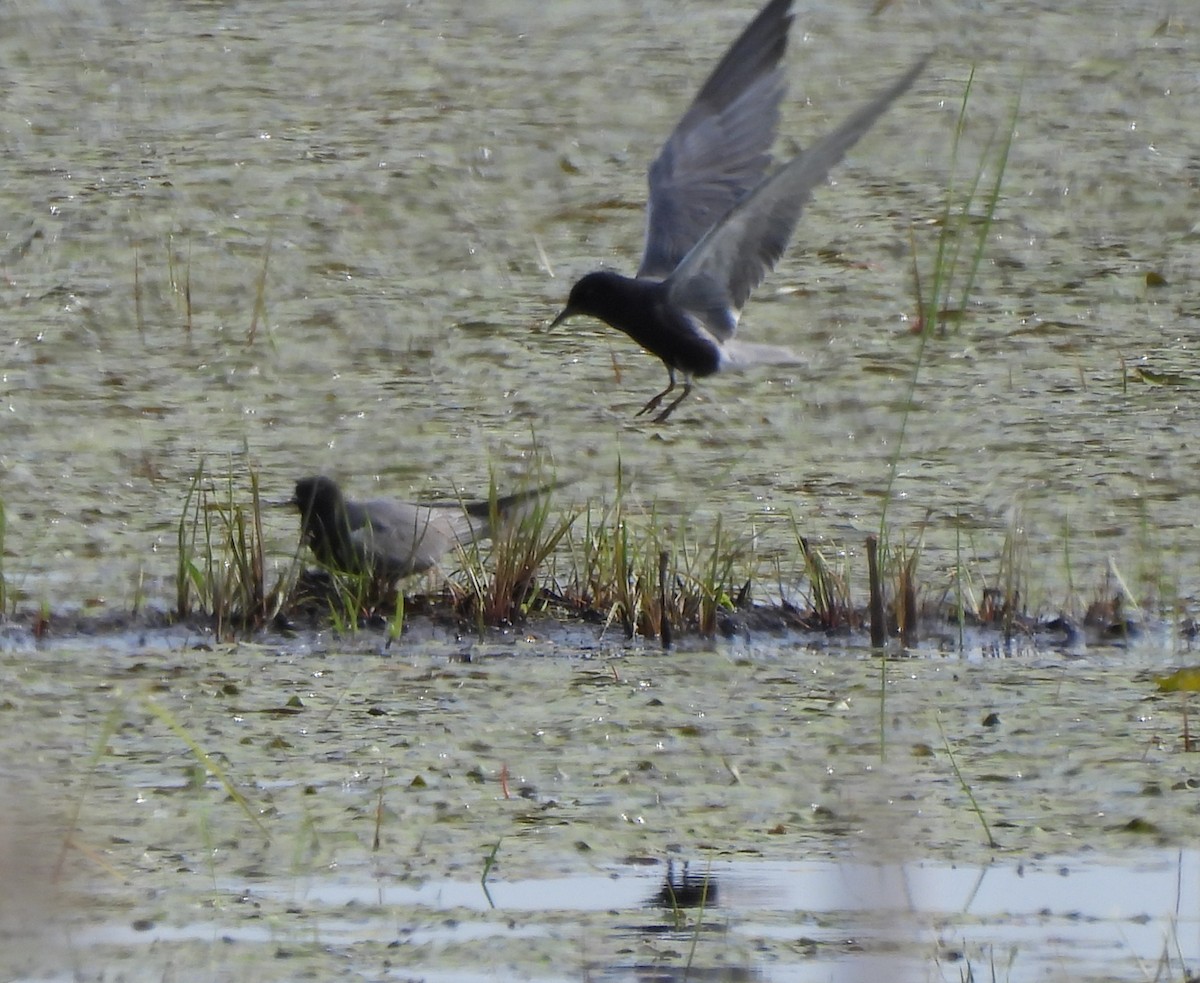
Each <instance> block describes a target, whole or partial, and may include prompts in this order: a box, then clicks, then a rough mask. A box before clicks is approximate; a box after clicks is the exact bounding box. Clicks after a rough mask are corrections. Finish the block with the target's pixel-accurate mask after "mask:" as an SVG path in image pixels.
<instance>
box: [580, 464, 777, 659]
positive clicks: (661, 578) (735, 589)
mask: <svg viewBox="0 0 1200 983" xmlns="http://www.w3.org/2000/svg"><path fill="white" fill-rule="evenodd" d="M616 489H617V491H616V496H615V499H614V500H613V502H612V503H611V504H608V505H596V504H590V503H589V505H588V507H587V508H586V509H585V510H584V512H583V515H582V517H581V519H582V521H581V522H579V523H577V526H581V527H582V529H580V530H579V532H578V534H577V535H572V536H570V537H569V538H568V543H567V545H568V549H569V551H570V554H571V563H572V570H571V573H570V575H569V576H568V578H567V584H566V587H565V588H564V590H563V592H562V596H561V600H562V603H563V604H564V605H565V606H566V607H568V608H569V609H572V610H574V611H576V612H579V613H582V614H583V615H584V616H585V617H589V618H592V619H595V620H599V621H602V622H603V623H604V625H605V626H606V627H607V626H609V625H613V624H618V625H620V626H621V628H622V630H623V631H624V633H625V636H626V637H627V638H633V637H635V636H642V637H644V638H658V639H660V640H661V641H662V642H663V643H664V645H669V643H670V642H671V640H672V639H673V638H674V637H675V636H678V635H682V634H687V633H698V634H701V635H714V634H717V633H718V631H720V629H721V616H722V614H723V613H724V612H729V611H733V610H734V609H735V608H736V607H738V606H739V605H740V604H742V603H744V602H745V600H746V598H747V596H748V594H749V585H750V583H751V582H752V581H753V574H754V567H755V565H756V561H755V558H754V551H753V547H752V538H749V539H747V538H740V537H731V536H730V535H729V534H728V532H727V530H726V528H725V525H724V523H723V521H722V519H721V518H720V517H719V516H718V517H717V519H716V520H715V522H714V523H713V526H712V529H711V531H709V532H708V533H707V534H701V535H696V534H695V533H694V532H693V531H692V530H693V529H694V524H693V523H691V522H686V521H684V522H679V523H678V524H677V529H676V530H675V531H672V529H671V527H670V524H669V523H668V522H667V521H666V519H665V518H664V516H663V515H662V514H661V513H660V512H659V511H658V509H657V508H656V507H654V506H651V507H650V508H649V509H648V510H640V509H634V508H630V507H629V505H628V504H627V503H626V487H625V481H624V478H623V475H622V474H621V469H620V465H618V474H617V483H616ZM738 585H741V586H738Z"/></svg>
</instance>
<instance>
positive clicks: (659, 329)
mask: <svg viewBox="0 0 1200 983" xmlns="http://www.w3.org/2000/svg"><path fill="white" fill-rule="evenodd" d="M568 303H569V304H570V306H571V307H572V308H574V309H578V310H581V311H586V312H587V313H588V314H591V315H592V316H593V317H596V318H599V319H600V320H601V321H604V322H605V323H607V324H609V325H611V326H612V327H614V328H617V329H618V330H620V331H624V332H625V333H626V334H627V335H629V337H630V338H632V339H633V340H634V341H636V342H637V343H638V344H639V345H641V346H642V347H643V348H644V349H646V351H648V352H650V353H651V354H652V355H657V356H658V357H659V358H661V359H662V360H663V362H665V363H666V365H667V366H668V368H672V369H678V370H679V371H680V372H683V373H686V374H687V375H689V376H697V377H699V376H706V375H712V374H713V373H714V372H716V371H717V370H718V369H719V368H720V367H721V346H720V345H718V344H717V342H716V339H714V338H713V337H712V336H711V335H710V334H709V333H708V332H707V331H705V330H704V329H703V328H700V327H698V326H697V325H696V323H695V322H694V321H693V320H692V318H691V317H690V316H689V315H688V313H687V312H686V311H684V310H683V309H682V308H679V307H677V306H675V305H674V304H672V303H671V302H670V300H669V299H668V297H667V288H666V286H665V284H663V283H662V282H661V281H658V280H646V279H639V278H635V277H628V276H622V275H621V274H620V273H613V272H611V271H609V270H600V271H598V272H596V273H589V274H588V275H587V276H585V277H583V278H582V279H581V280H580V281H579V282H578V283H576V284H575V286H574V287H573V288H572V290H571V297H570V300H569V302H568Z"/></svg>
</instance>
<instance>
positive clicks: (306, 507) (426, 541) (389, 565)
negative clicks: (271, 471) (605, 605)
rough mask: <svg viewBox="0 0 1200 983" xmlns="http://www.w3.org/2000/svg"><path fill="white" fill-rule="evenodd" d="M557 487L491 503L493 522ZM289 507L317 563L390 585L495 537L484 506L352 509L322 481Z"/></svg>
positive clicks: (382, 504) (375, 502) (388, 502)
mask: <svg viewBox="0 0 1200 983" xmlns="http://www.w3.org/2000/svg"><path fill="white" fill-rule="evenodd" d="M556 487H558V485H557V484H554V485H546V486H543V487H541V488H537V489H531V490H529V491H521V492H517V493H515V494H513V495H505V496H504V497H502V498H498V499H496V514H497V515H498V516H499V517H500V518H501V519H513V518H515V517H516V515H517V514H518V513H519V512H520V510H521V509H522V508H523V507H525V506H528V505H530V504H532V503H533V502H534V501H535V500H536V499H538V498H540V497H541V496H543V495H545V494H546V493H547V492H549V491H550V490H552V489H553V488H556ZM290 504H292V505H294V506H296V508H297V509H299V511H300V535H301V538H302V539H304V540H307V542H308V545H309V547H310V548H311V549H312V551H313V555H314V556H315V557H316V558H317V561H318V562H319V563H320V564H321V565H322V566H325V567H329V568H331V569H334V570H338V571H341V572H345V573H359V574H362V573H365V574H370V575H372V576H373V577H375V578H377V579H379V580H384V581H395V580H399V579H400V578H401V577H407V576H409V575H410V574H414V573H421V572H422V571H424V570H428V569H429V568H430V567H433V566H435V565H436V564H437V563H438V561H439V560H441V558H442V557H443V556H445V555H446V554H447V553H449V552H450V551H451V550H453V549H454V548H455V547H456V546H467V545H469V544H471V543H472V542H475V541H476V540H480V539H487V538H489V537H490V536H491V535H492V533H493V531H494V530H493V528H492V505H491V502H490V501H488V500H486V499H485V500H483V501H478V502H466V503H463V504H454V505H449V504H447V505H417V504H415V503H411V502H401V501H397V500H395V499H390V498H376V499H372V500H370V501H367V502H354V501H351V500H350V499H348V498H346V497H345V495H343V494H342V490H341V488H340V487H338V484H337V482H336V481H334V480H333V479H332V478H327V477H325V476H324V475H316V476H314V477H310V478H301V479H300V480H299V481H297V482H296V495H295V497H294V498H293V499H292V501H291V503H290Z"/></svg>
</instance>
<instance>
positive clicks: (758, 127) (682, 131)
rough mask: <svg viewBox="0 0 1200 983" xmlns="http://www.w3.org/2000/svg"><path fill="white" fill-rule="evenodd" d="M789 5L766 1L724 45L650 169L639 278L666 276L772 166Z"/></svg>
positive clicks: (786, 0) (782, 0)
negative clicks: (714, 64)
mask: <svg viewBox="0 0 1200 983" xmlns="http://www.w3.org/2000/svg"><path fill="white" fill-rule="evenodd" d="M791 3H792V0H773V2H772V3H769V4H768V5H767V6H766V7H764V8H763V9H762V11H761V12H760V13H759V14H758V16H757V17H755V18H754V20H753V21H752V22H751V23H750V25H749V26H748V27H747V28H746V30H745V31H743V32H742V34H741V36H740V37H739V38H738V39H737V40H736V41H735V42H734V43H733V44H732V45H731V46H730V48H729V50H728V51H727V52H726V53H725V56H724V57H723V58H722V59H721V61H720V63H719V64H718V65H717V67H716V68H715V69H714V70H713V73H712V75H710V76H709V78H708V81H707V82H705V83H704V86H703V87H702V88H701V89H700V92H699V94H698V95H697V96H696V98H695V100H694V101H693V102H692V105H691V106H690V107H689V108H688V111H687V112H686V113H684V115H683V118H682V119H681V120H680V121H679V124H678V125H677V126H676V127H675V130H674V132H673V133H672V134H671V136H670V137H669V138H668V140H667V142H666V144H665V145H664V146H663V149H662V151H661V152H660V153H659V155H658V158H657V159H656V160H655V161H654V163H653V164H651V165H650V175H649V181H650V198H649V204H648V206H647V219H646V245H645V252H644V254H643V257H642V265H641V267H640V268H639V269H638V276H640V277H655V278H660V279H661V278H664V277H666V276H667V275H668V274H669V273H670V272H671V271H672V270H673V269H675V267H676V266H677V265H678V264H679V261H680V260H682V259H683V257H684V256H686V255H687V254H688V252H689V251H690V250H691V249H692V247H693V246H695V244H696V243H697V242H699V241H700V239H701V237H702V236H703V235H704V233H705V232H707V231H708V230H709V229H710V228H712V226H713V225H714V224H715V223H716V222H717V221H719V220H720V218H721V217H722V216H723V215H724V214H725V213H726V212H728V211H729V210H730V209H731V208H732V207H733V206H734V205H735V204H736V203H737V202H738V201H739V200H740V199H741V198H742V197H744V196H745V195H746V193H747V192H748V191H750V189H752V188H754V187H755V186H756V185H757V184H759V182H760V181H761V180H762V178H763V175H764V174H765V173H766V171H767V168H768V167H770V165H771V155H770V153H769V151H770V149H771V144H772V143H773V142H774V141H775V130H776V128H777V127H778V124H779V103H780V101H781V100H782V99H783V93H784V82H783V72H782V70H781V69H780V67H779V62H780V60H781V59H782V58H783V55H784V52H785V51H786V49H787V32H788V28H789V27H790V26H791V23H792V15H791V12H790V8H791Z"/></svg>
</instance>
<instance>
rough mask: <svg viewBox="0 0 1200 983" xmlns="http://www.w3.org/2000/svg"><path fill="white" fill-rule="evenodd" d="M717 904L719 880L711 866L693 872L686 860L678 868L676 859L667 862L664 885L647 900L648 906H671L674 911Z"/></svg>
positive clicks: (709, 906)
mask: <svg viewBox="0 0 1200 983" xmlns="http://www.w3.org/2000/svg"><path fill="white" fill-rule="evenodd" d="M677 871H678V873H677ZM717 904H719V901H718V882H717V877H716V875H715V874H714V873H713V872H712V868H711V866H706V867H705V869H704V870H703V871H702V872H700V873H693V872H692V870H691V868H690V866H689V864H688V862H687V861H686V860H685V861H684V862H683V864H682V865H681V866H680V867H678V868H676V866H675V861H673V860H670V861H668V862H667V872H666V875H665V876H664V877H663V883H662V887H661V888H659V889H658V891H656V892H655V893H654V895H653V896H652V897H651V898H650V899H649V900H648V901H647V902H646V905H647V907H659V908H669V909H671V910H672V911H675V910H677V909H681V908H701V909H703V908H711V907H713V906H715V905H717Z"/></svg>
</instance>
